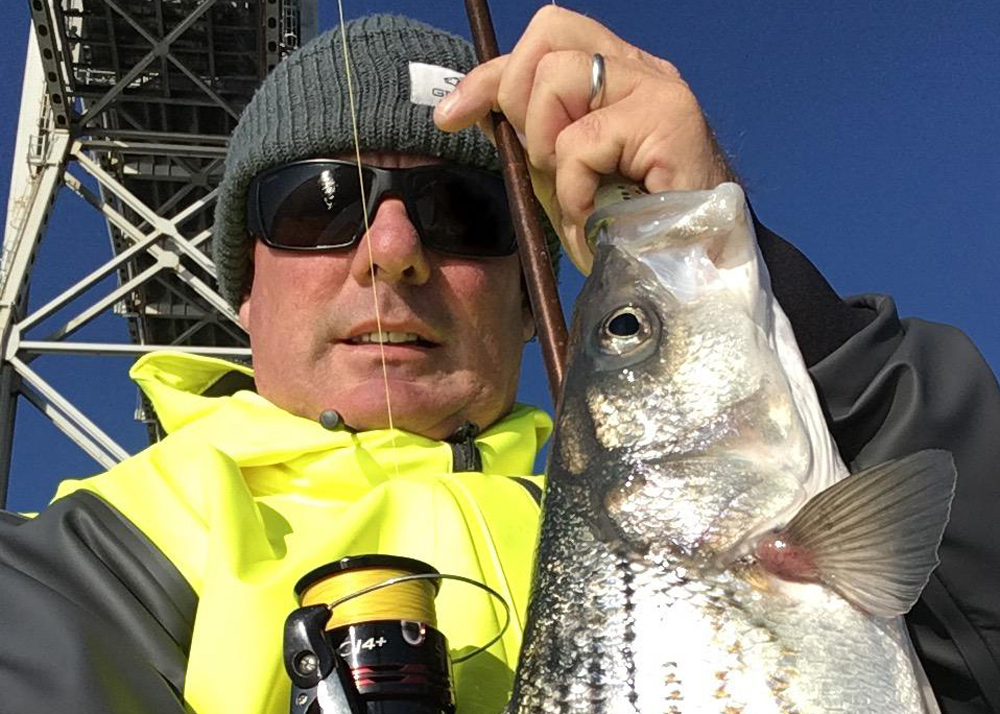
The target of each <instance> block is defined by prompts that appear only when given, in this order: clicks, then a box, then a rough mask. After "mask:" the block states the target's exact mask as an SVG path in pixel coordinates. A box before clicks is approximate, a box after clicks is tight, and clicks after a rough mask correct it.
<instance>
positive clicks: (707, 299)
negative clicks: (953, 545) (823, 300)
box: [508, 184, 955, 714]
mask: <svg viewBox="0 0 1000 714" xmlns="http://www.w3.org/2000/svg"><path fill="white" fill-rule="evenodd" d="M589 227H590V229H591V230H595V231H596V232H598V233H599V234H600V237H599V238H598V240H597V245H596V251H595V262H594V269H593V273H592V274H591V275H590V277H589V278H588V280H587V283H586V285H585V286H584V289H583V292H582V293H581V295H580V297H579V299H578V302H577V308H576V313H575V316H574V322H573V328H572V333H571V344H570V352H571V355H572V357H571V360H570V365H569V367H568V371H567V376H566V384H565V390H564V395H563V398H562V401H561V404H560V406H559V410H558V415H557V420H556V424H557V426H556V433H555V437H554V441H553V446H552V451H551V453H550V456H549V468H548V486H547V492H546V496H545V502H544V514H543V520H542V527H541V533H540V538H539V543H538V550H537V561H536V566H535V568H536V569H535V576H534V577H535V580H534V586H533V587H534V589H533V591H532V599H531V603H530V605H529V610H528V621H527V626H526V631H525V639H524V644H523V648H522V653H521V662H520V664H519V667H518V670H517V674H516V678H515V685H514V692H513V698H512V700H511V703H510V706H509V708H508V712H509V714H540V713H542V712H544V713H546V714H549V713H552V714H555V713H559V714H574V713H580V714H584V713H587V714H633V713H638V714H777V713H779V712H782V713H786V712H787V713H792V712H795V713H798V714H809V713H812V712H850V713H851V714H865V713H870V714H897V713H899V714H903V713H905V714H918V713H923V712H937V711H938V709H937V706H936V704H935V702H934V698H933V693H932V692H931V691H930V687H929V686H928V684H927V680H926V677H925V676H924V674H923V671H922V669H921V667H920V664H919V662H918V660H917V659H916V656H915V654H914V652H913V648H912V645H911V643H910V641H909V638H908V636H907V633H906V630H905V627H904V624H903V619H902V617H901V615H902V614H903V613H905V612H906V611H907V610H908V609H909V608H910V607H911V606H912V604H913V603H914V602H915V601H916V599H917V597H918V596H919V594H920V591H921V589H922V588H923V586H924V585H925V584H926V582H927V579H928V577H929V575H930V573H931V571H932V570H933V569H934V567H935V566H936V565H937V548H938V545H939V544H940V540H941V536H942V533H943V531H944V527H945V525H946V523H947V520H948V513H949V509H950V504H951V498H952V495H953V491H954V482H955V468H954V465H953V462H952V459H951V456H950V455H949V454H948V453H947V452H943V451H924V452H920V453H917V454H914V455H911V456H908V457H906V458H903V459H901V460H898V461H895V462H891V463H886V464H883V465H881V466H877V467H875V468H872V469H869V470H867V471H864V472H861V473H857V474H854V475H851V476H850V477H849V478H848V477H847V476H848V472H847V469H846V468H845V466H844V464H843V463H842V462H841V460H840V457H839V455H838V453H837V449H836V447H835V445H834V443H833V440H832V437H831V436H830V433H829V431H828V429H827V426H826V423H825V421H824V419H823V414H822V411H821V409H820V405H819V401H818V398H817V396H816V393H815V390H814V387H813V385H812V382H811V381H810V378H809V375H808V373H807V371H806V367H805V364H804V363H803V361H802V357H801V355H800V354H799V352H798V348H797V346H796V344H795V340H794V336H793V334H792V329H791V325H790V324H789V322H788V319H787V318H786V317H785V315H784V313H783V312H782V311H781V308H780V307H779V305H778V304H777V301H776V300H775V299H774V297H773V294H772V293H771V290H770V281H769V278H768V276H767V272H766V267H765V266H764V263H763V260H762V259H761V257H760V254H759V251H758V249H757V242H756V238H755V236H754V233H753V227H752V222H751V220H750V218H749V212H748V210H747V208H746V204H745V201H744V197H743V193H742V191H741V190H740V188H739V187H738V186H736V185H735V184H723V185H722V186H720V187H719V188H717V189H715V190H714V191H702V192H689V193H674V194H660V195H654V196H647V197H643V198H637V199H634V200H631V201H626V202H622V203H618V204H616V205H614V206H611V207H609V208H606V209H602V210H601V211H598V212H597V213H596V214H595V215H594V216H593V217H592V218H591V223H590V224H589Z"/></svg>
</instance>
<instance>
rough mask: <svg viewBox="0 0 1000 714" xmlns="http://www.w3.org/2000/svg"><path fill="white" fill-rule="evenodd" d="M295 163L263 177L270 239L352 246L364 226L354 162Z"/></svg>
mask: <svg viewBox="0 0 1000 714" xmlns="http://www.w3.org/2000/svg"><path fill="white" fill-rule="evenodd" d="M317 168H318V167H317V166H315V165H308V164H306V165H303V166H301V167H295V169H296V170H295V171H293V172H291V173H290V174H289V173H286V172H277V173H274V174H272V175H270V176H266V177H264V178H262V179H261V182H260V189H259V192H258V196H259V199H258V200H259V205H260V215H261V219H262V223H263V228H264V232H265V235H266V236H267V239H268V242H269V243H271V244H273V245H279V246H281V247H284V248H338V247H346V246H349V245H351V244H352V243H353V242H354V241H355V239H356V238H357V237H358V235H360V233H361V232H362V230H363V228H361V227H362V226H363V225H364V214H363V212H362V204H361V195H360V193H361V192H360V191H359V190H358V171H357V168H355V167H350V168H345V167H342V166H329V167H324V168H319V170H317Z"/></svg>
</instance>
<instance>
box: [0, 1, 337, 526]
mask: <svg viewBox="0 0 1000 714" xmlns="http://www.w3.org/2000/svg"><path fill="white" fill-rule="evenodd" d="M27 2H28V3H29V5H30V9H31V18H32V25H33V30H32V32H31V36H30V37H29V43H28V52H27V56H26V59H25V68H24V85H23V90H22V99H21V114H20V120H19V126H18V137H17V145H16V148H15V156H14V165H13V167H12V172H11V185H10V197H9V201H8V212H7V224H6V225H5V226H4V236H3V255H2V264H0V343H2V344H0V347H2V351H0V359H2V361H0V507H2V506H3V505H4V503H5V500H6V492H7V484H8V479H9V472H10V464H11V452H12V448H14V447H15V446H16V445H15V444H14V443H13V441H14V425H15V418H16V415H17V409H18V406H19V404H20V403H21V402H22V401H27V402H28V404H29V405H30V406H31V407H34V408H37V409H38V410H39V411H40V412H41V413H42V414H43V415H44V416H45V417H46V418H47V419H49V420H50V421H51V422H52V424H54V425H55V426H56V427H57V428H58V429H59V430H60V431H62V432H63V433H64V434H65V435H66V436H68V437H69V438H70V439H72V440H73V441H74V442H75V443H76V444H78V445H79V446H80V448H82V449H83V450H84V451H85V452H86V453H87V454H89V455H90V456H91V457H92V458H93V459H94V460H95V461H96V462H97V463H98V464H99V465H100V466H102V467H105V468H108V467H111V466H113V465H114V464H115V463H117V462H119V461H121V460H122V459H124V458H126V457H127V456H128V453H127V452H126V450H125V449H124V448H122V447H121V446H120V445H119V444H118V443H116V441H115V439H114V438H112V437H111V436H109V435H108V434H106V433H105V432H104V431H102V430H101V429H100V428H99V427H98V426H97V424H96V423H95V422H94V420H93V419H92V418H91V417H90V416H88V414H87V407H86V406H85V405H80V404H74V403H73V402H72V401H71V400H70V399H68V398H67V397H66V396H64V395H63V394H61V393H60V392H59V391H57V390H56V389H55V387H53V385H52V384H51V383H50V382H49V381H47V380H46V379H44V378H43V377H42V376H41V374H40V373H39V370H38V369H37V363H36V360H38V361H39V362H40V361H42V360H44V359H46V358H51V355H57V354H60V355H77V356H84V355H90V356H94V355H104V356H107V355H117V356H121V355H123V354H125V355H135V356H138V355H140V354H143V353H145V352H149V351H152V350H155V349H162V348H169V349H174V350H186V351H189V352H197V353H201V354H208V355H216V356H223V357H228V358H235V359H246V358H247V357H248V355H249V349H248V347H247V339H246V335H245V333H244V332H243V330H242V329H241V328H240V327H239V325H238V323H237V322H236V316H235V314H234V313H233V311H232V310H231V309H230V308H229V306H228V305H227V304H226V303H225V301H223V300H222V298H221V297H220V296H219V294H218V293H217V291H216V283H215V276H216V271H215V266H214V264H213V262H212V257H211V252H210V241H209V238H210V236H211V220H212V209H213V206H214V199H215V193H216V191H215V189H216V186H217V185H218V182H219V180H220V179H221V175H222V167H223V157H224V154H225V148H226V142H227V139H228V137H229V134H230V132H231V131H232V129H233V128H234V127H235V125H236V120H237V118H238V117H239V114H240V111H241V110H242V108H243V106H244V105H245V104H246V103H247V102H248V101H249V99H250V97H251V96H252V95H253V92H254V90H255V89H256V87H257V86H258V84H259V83H260V82H261V80H262V79H263V78H264V76H265V75H266V74H267V72H268V70H269V69H270V68H271V67H273V66H274V65H275V64H276V63H277V62H278V60H279V59H280V58H281V57H282V56H283V55H284V54H286V53H288V52H289V51H291V50H292V49H294V48H296V47H298V46H299V45H300V44H301V43H302V42H304V41H305V40H308V39H309V38H310V37H311V36H312V35H314V34H315V32H316V24H317V7H316V0H27ZM67 194H76V196H78V197H79V198H82V199H83V200H84V201H85V202H86V203H87V204H89V205H90V206H92V207H93V210H94V211H97V212H99V214H100V215H101V216H103V219H104V221H105V222H106V225H107V232H106V233H103V232H102V235H87V234H85V233H84V234H82V235H76V236H74V240H75V241H76V242H77V243H83V242H89V243H101V244H104V245H106V246H107V249H106V255H107V260H106V262H104V264H103V265H101V266H100V267H99V268H97V269H96V270H93V271H92V272H90V273H89V274H88V275H86V276H85V277H83V278H82V279H79V280H77V281H75V282H73V283H72V284H69V285H65V286H59V289H58V290H57V295H56V297H54V298H52V299H51V300H49V301H47V302H46V303H45V304H43V305H39V306H36V307H32V308H31V309H29V303H28V296H29V293H30V291H31V283H32V275H33V274H34V273H35V271H36V269H37V268H38V265H36V257H37V256H38V255H39V252H38V248H39V245H40V244H41V243H42V241H43V237H44V236H45V232H46V224H47V221H48V218H49V215H50V212H51V210H52V208H53V207H54V206H55V204H56V202H57V201H61V200H63V197H64V196H66V195H67ZM60 238H61V237H60ZM109 238H110V241H109ZM75 248H79V245H66V246H64V249H60V250H58V251H51V250H48V248H47V250H46V252H45V255H48V256H58V257H59V258H60V259H62V260H72V257H73V255H74V249H75ZM109 278H111V279H109ZM109 285H110V287H109ZM107 313H112V314H115V315H118V316H119V317H120V318H123V319H124V320H125V323H126V324H127V334H128V337H129V340H128V341H127V342H124V341H119V342H118V343H113V342H101V343H95V342H83V341H79V340H73V339H71V338H72V336H73V335H74V334H76V333H77V332H78V331H79V330H80V329H81V328H83V327H84V326H85V325H88V324H90V323H92V322H93V321H94V320H95V319H96V318H98V317H99V316H102V315H105V314H107ZM92 363H93V362H92V361H91V362H88V364H92ZM88 369H92V368H90V367H88ZM136 416H137V418H139V419H141V420H143V421H145V422H146V423H147V425H148V429H149V434H150V439H155V438H157V436H158V432H159V428H158V425H157V422H156V418H155V415H154V414H152V413H151V410H150V409H149V407H148V405H147V404H143V403H140V406H139V408H138V409H137V413H136Z"/></svg>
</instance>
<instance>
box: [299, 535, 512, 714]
mask: <svg viewBox="0 0 1000 714" xmlns="http://www.w3.org/2000/svg"><path fill="white" fill-rule="evenodd" d="M442 579H450V580H458V581H461V582H465V583H468V584H470V585H474V586H476V587H478V588H480V589H483V590H486V591H487V592H489V593H490V594H491V595H493V596H494V597H496V598H498V599H499V600H500V601H501V603H503V606H504V608H505V609H506V613H507V616H506V622H505V623H504V626H503V627H502V628H501V630H500V632H499V633H498V634H497V635H496V637H494V638H493V639H491V640H490V641H489V642H487V643H486V644H485V645H483V646H482V647H480V648H479V649H477V650H474V651H473V652H471V653H469V654H467V655H465V656H464V657H462V658H461V659H456V660H455V662H456V663H457V662H461V661H464V660H466V659H468V658H469V657H472V656H475V655H476V654H478V653H479V652H482V651H484V650H486V649H487V648H488V647H490V646H491V645H492V644H493V643H494V642H496V641H497V640H499V639H500V637H501V636H502V635H503V633H504V631H505V630H506V629H507V626H508V625H509V624H510V608H509V606H508V605H507V603H506V602H505V601H504V600H503V598H502V597H500V595H499V594H498V593H497V592H495V591H494V590H493V589H491V588H489V587H488V586H486V585H484V584H482V583H479V582H476V581H474V580H471V579H469V578H465V577H462V576H459V575H443V574H441V573H439V572H438V571H437V570H435V569H434V568H433V567H431V566H430V565H428V564H427V563H423V562H421V561H419V560H414V559H412V558H403V557H399V556H393V555H360V556H351V557H347V558H342V559H341V560H338V561H335V562H333V563H328V564H327V565H324V566H321V567H319V568H316V569H315V570H312V571H311V572H309V573H307V574H306V575H305V576H303V577H302V578H301V579H300V580H299V582H298V583H297V584H296V585H295V594H296V595H297V596H298V598H299V602H300V603H301V604H302V607H300V608H299V609H297V610H295V611H294V612H292V614H291V615H289V616H288V619H287V620H286V621H285V639H284V652H283V659H284V664H285V670H286V671H287V672H288V675H289V677H291V679H292V696H291V712H292V714H334V713H335V714H454V711H455V694H454V688H453V686H452V676H451V665H452V661H451V659H450V658H449V657H448V641H447V639H446V638H445V636H444V635H443V634H442V633H441V632H440V631H439V630H438V629H437V617H436V613H435V611H434V597H435V596H436V595H437V592H438V590H439V589H440V587H441V580H442Z"/></svg>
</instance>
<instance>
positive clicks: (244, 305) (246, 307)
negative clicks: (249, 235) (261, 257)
mask: <svg viewBox="0 0 1000 714" xmlns="http://www.w3.org/2000/svg"><path fill="white" fill-rule="evenodd" d="M255 247H256V246H254V248H255ZM254 248H251V249H250V265H249V267H248V268H247V272H248V275H247V277H246V281H245V282H244V285H245V286H246V287H244V289H243V299H242V300H241V301H240V309H239V310H238V311H237V312H238V314H239V318H240V325H241V326H242V327H243V329H244V330H246V331H247V333H249V332H250V310H251V309H252V308H251V304H250V297H251V295H252V293H253V259H254Z"/></svg>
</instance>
